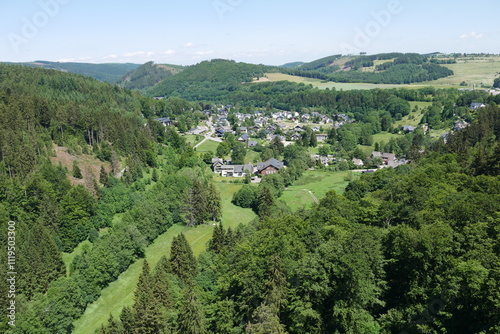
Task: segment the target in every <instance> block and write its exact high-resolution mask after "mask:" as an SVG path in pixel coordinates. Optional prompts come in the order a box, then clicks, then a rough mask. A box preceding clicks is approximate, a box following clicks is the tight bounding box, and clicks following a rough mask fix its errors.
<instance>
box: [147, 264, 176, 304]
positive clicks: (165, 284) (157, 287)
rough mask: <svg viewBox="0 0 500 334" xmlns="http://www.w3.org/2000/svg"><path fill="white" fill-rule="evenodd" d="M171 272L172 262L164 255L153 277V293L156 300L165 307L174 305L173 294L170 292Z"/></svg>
mask: <svg viewBox="0 0 500 334" xmlns="http://www.w3.org/2000/svg"><path fill="white" fill-rule="evenodd" d="M170 272H171V267H170V262H169V261H168V259H167V258H166V257H165V256H162V257H161V259H160V261H159V262H158V264H157V265H156V268H155V273H154V276H153V277H152V278H153V279H152V280H153V295H154V297H155V299H156V301H157V302H158V303H159V304H161V305H162V306H163V308H164V309H169V308H170V307H172V294H171V292H170V290H169V289H170V283H169V279H168V274H169V273H170Z"/></svg>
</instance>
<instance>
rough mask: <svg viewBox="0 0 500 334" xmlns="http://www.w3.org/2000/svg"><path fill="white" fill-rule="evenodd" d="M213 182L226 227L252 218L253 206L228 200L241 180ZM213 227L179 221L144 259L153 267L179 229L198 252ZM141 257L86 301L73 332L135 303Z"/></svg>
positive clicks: (91, 330)
mask: <svg viewBox="0 0 500 334" xmlns="http://www.w3.org/2000/svg"><path fill="white" fill-rule="evenodd" d="M216 186H217V188H218V189H219V191H220V193H221V203H222V223H223V225H224V226H225V227H226V228H227V227H231V228H233V229H234V228H236V227H237V226H238V225H239V224H245V223H248V222H249V221H251V220H252V219H254V218H255V213H253V211H252V210H250V209H242V208H239V207H237V206H235V205H233V204H231V198H232V196H233V194H234V193H235V192H236V191H238V190H239V189H240V188H241V187H242V184H224V183H216ZM213 228H214V227H213V226H212V225H201V226H197V227H191V228H190V227H186V226H182V225H174V226H172V227H171V228H169V229H168V231H167V232H165V233H164V234H162V235H160V236H159V237H158V238H157V239H156V240H155V241H154V242H153V243H152V244H151V245H150V246H149V247H147V249H146V259H147V261H148V262H149V265H150V267H151V268H154V266H155V265H156V264H157V263H158V261H159V260H160V259H161V257H162V256H163V255H165V256H169V253H170V246H171V243H172V239H173V238H174V236H176V235H178V234H179V233H181V232H182V233H184V235H185V236H186V239H187V240H188V242H189V244H190V245H191V247H192V249H193V252H194V254H195V255H196V256H197V255H199V254H200V253H201V252H202V251H204V250H205V249H206V245H207V242H208V241H209V240H210V238H211V237H212V231H213ZM67 260H69V258H68V259H67ZM143 261H144V260H143V259H140V260H138V261H136V262H135V263H133V264H132V265H131V266H130V267H129V268H128V269H127V270H126V271H125V272H123V273H122V274H121V275H120V276H119V277H118V279H117V280H116V281H114V282H112V283H111V284H109V286H108V287H106V288H105V289H104V290H103V291H102V294H101V297H100V298H99V299H98V300H97V301H96V302H94V303H93V304H91V305H89V306H88V307H87V309H86V311H85V314H84V315H83V316H82V317H81V318H80V319H78V320H77V321H75V323H74V324H75V329H74V331H73V333H74V334H79V333H81V334H88V333H94V332H95V330H96V329H99V328H100V327H101V326H102V324H105V323H106V322H107V320H108V318H109V315H110V314H113V317H115V318H116V317H118V316H119V314H120V313H121V310H122V309H123V307H124V306H131V305H132V304H133V303H134V291H135V287H136V285H137V282H138V280H139V275H140V273H141V268H142V263H143Z"/></svg>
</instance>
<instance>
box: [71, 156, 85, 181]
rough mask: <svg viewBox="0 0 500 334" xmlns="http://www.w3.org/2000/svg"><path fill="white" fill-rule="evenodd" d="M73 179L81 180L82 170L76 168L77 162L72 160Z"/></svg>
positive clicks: (78, 167)
mask: <svg viewBox="0 0 500 334" xmlns="http://www.w3.org/2000/svg"><path fill="white" fill-rule="evenodd" d="M73 177H76V178H77V179H81V178H82V177H83V176H82V170H81V169H80V166H78V161H76V160H73Z"/></svg>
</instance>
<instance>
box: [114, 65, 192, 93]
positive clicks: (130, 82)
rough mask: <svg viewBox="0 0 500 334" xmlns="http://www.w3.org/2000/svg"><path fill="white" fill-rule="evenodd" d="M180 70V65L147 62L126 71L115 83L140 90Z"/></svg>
mask: <svg viewBox="0 0 500 334" xmlns="http://www.w3.org/2000/svg"><path fill="white" fill-rule="evenodd" d="M182 70H183V68H182V66H176V65H160V64H155V63H153V62H148V63H146V64H144V65H142V66H141V67H139V68H137V69H135V70H134V71H132V72H129V73H127V74H126V75H124V76H123V77H122V78H120V79H119V80H118V81H117V82H116V83H117V84H118V85H120V86H122V87H125V88H128V89H139V90H141V89H146V88H151V87H153V86H154V85H156V84H157V83H159V82H161V81H163V80H165V79H166V78H168V77H169V76H172V75H174V74H177V73H179V72H181V71H182Z"/></svg>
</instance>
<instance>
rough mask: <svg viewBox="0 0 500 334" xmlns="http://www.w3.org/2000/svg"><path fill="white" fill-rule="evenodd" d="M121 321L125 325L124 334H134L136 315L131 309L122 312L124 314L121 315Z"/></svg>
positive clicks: (126, 308)
mask: <svg viewBox="0 0 500 334" xmlns="http://www.w3.org/2000/svg"><path fill="white" fill-rule="evenodd" d="M120 320H121V322H122V325H123V333H124V334H134V333H135V331H134V328H135V319H134V313H133V312H132V309H131V308H130V307H124V308H123V310H122V314H121V315H120Z"/></svg>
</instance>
